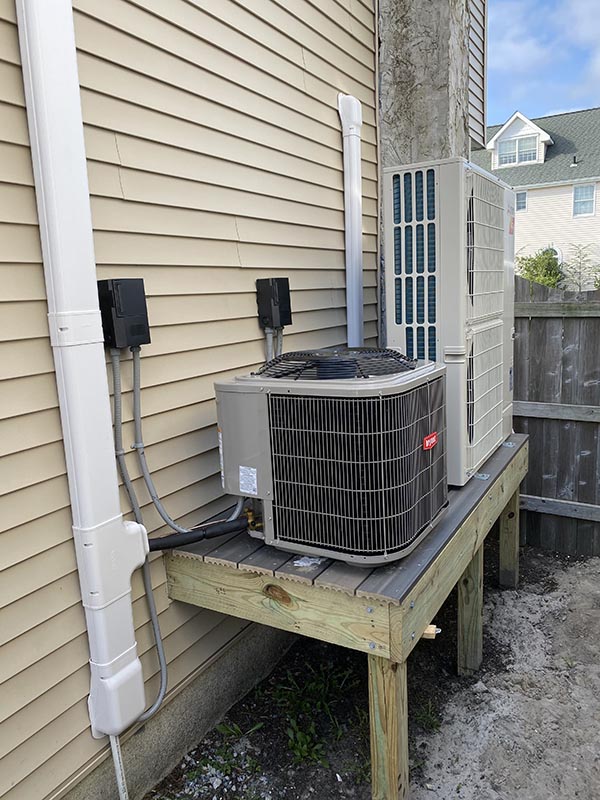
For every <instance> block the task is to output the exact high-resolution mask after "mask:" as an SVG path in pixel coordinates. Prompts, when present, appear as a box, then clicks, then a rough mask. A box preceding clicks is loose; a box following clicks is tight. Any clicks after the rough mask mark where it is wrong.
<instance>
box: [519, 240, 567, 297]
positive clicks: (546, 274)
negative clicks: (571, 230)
mask: <svg viewBox="0 0 600 800" xmlns="http://www.w3.org/2000/svg"><path fill="white" fill-rule="evenodd" d="M515 269H516V272H517V274H518V275H520V276H521V277H522V278H526V279H527V280H528V281H533V282H534V283H542V284H543V285H544V286H550V287H551V288H556V287H557V286H559V285H560V283H561V281H562V280H563V277H564V276H563V271H562V269H561V265H560V264H559V261H558V258H557V256H556V252H555V251H554V250H552V249H550V248H546V249H544V250H538V251H537V253H534V254H533V255H532V256H517V257H516V259H515Z"/></svg>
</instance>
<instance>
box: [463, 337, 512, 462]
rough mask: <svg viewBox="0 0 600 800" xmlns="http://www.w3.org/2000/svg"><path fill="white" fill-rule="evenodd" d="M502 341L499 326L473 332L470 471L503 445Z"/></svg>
mask: <svg viewBox="0 0 600 800" xmlns="http://www.w3.org/2000/svg"><path fill="white" fill-rule="evenodd" d="M503 338H504V333H503V324H502V322H496V323H492V324H490V325H486V326H481V327H479V328H475V329H474V331H473V338H472V343H471V346H470V351H469V362H468V371H467V402H468V416H467V425H468V451H467V452H468V462H469V466H470V468H474V467H475V466H476V465H477V464H479V463H480V462H481V459H482V458H483V457H484V456H487V454H488V453H489V452H490V451H491V450H493V449H494V447H496V446H497V445H498V444H499V443H500V442H501V441H502V407H503V396H504V395H503V383H502V381H503V362H502V353H503Z"/></svg>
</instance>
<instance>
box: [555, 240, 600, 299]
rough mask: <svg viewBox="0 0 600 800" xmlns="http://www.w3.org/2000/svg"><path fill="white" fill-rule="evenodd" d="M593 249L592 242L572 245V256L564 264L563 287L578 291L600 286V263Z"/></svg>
mask: <svg viewBox="0 0 600 800" xmlns="http://www.w3.org/2000/svg"><path fill="white" fill-rule="evenodd" d="M591 250H592V245H591V244H572V245H571V247H570V258H569V260H568V261H565V262H564V263H563V264H562V271H563V280H562V287H563V288H565V289H570V290H572V291H576V292H585V291H587V290H589V289H591V288H592V287H593V288H595V289H598V288H600V264H598V262H596V261H595V259H594V258H593V256H592V253H591Z"/></svg>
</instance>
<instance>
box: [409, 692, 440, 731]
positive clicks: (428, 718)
mask: <svg viewBox="0 0 600 800" xmlns="http://www.w3.org/2000/svg"><path fill="white" fill-rule="evenodd" d="M415 721H416V722H417V723H418V725H420V726H421V728H423V730H425V731H437V730H438V729H439V727H440V725H441V723H440V720H439V717H438V715H437V714H436V711H435V708H434V705H433V703H432V702H431V700H428V701H427V705H423V706H420V707H419V708H418V709H417V711H416V712H415Z"/></svg>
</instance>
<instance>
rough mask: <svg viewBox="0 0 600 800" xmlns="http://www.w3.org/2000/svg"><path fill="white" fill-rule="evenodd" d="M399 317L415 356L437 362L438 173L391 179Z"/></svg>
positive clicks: (412, 173) (411, 354)
mask: <svg viewBox="0 0 600 800" xmlns="http://www.w3.org/2000/svg"><path fill="white" fill-rule="evenodd" d="M392 207H393V208H392V218H393V237H394V310H393V313H394V318H395V321H396V325H401V326H403V328H404V332H405V336H406V354H407V355H408V356H409V357H410V358H420V359H429V360H430V361H436V360H438V357H439V354H438V347H437V336H438V332H437V254H436V250H437V244H436V235H437V232H436V225H437V220H436V171H435V169H434V168H433V167H431V168H428V169H414V170H410V169H407V170H402V171H400V172H398V173H397V174H395V175H393V177H392Z"/></svg>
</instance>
